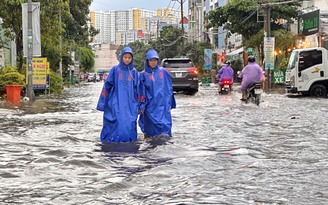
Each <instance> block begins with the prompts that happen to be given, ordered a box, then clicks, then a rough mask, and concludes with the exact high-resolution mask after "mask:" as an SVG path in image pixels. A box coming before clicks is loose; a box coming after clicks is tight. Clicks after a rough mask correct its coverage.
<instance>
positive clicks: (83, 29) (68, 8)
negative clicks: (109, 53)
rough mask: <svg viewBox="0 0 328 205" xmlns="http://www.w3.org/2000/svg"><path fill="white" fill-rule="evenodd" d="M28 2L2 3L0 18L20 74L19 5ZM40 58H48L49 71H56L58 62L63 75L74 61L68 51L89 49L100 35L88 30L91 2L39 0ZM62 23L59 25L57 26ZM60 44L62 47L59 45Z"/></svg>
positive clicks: (20, 14)
mask: <svg viewBox="0 0 328 205" xmlns="http://www.w3.org/2000/svg"><path fill="white" fill-rule="evenodd" d="M26 2H27V0H2V1H1V4H0V11H1V12H0V18H2V19H3V24H2V26H3V28H4V29H5V36H6V37H9V38H10V39H12V40H15V43H16V51H17V67H18V69H19V70H20V71H22V70H23V65H24V61H25V60H24V58H23V39H22V38H23V35H22V5H21V4H22V3H26ZM39 2H40V26H41V45H42V46H41V49H42V56H43V57H47V58H48V61H49V62H50V67H51V69H52V70H54V71H58V68H59V62H60V59H62V63H63V71H65V70H67V68H68V66H69V65H72V63H73V61H72V60H71V59H70V58H71V57H70V55H69V51H71V50H76V49H78V48H79V47H88V43H89V41H90V40H89V37H88V36H89V35H90V36H91V38H92V37H93V36H95V35H96V34H97V33H98V32H99V31H97V30H96V29H94V28H93V27H91V28H90V29H89V28H88V26H87V21H88V14H89V6H90V4H91V2H92V0H51V1H49V0H39ZM60 19H61V22H60ZM60 41H61V45H62V46H61V47H60V46H59V45H60Z"/></svg>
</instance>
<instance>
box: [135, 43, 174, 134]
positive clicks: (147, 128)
mask: <svg viewBox="0 0 328 205" xmlns="http://www.w3.org/2000/svg"><path fill="white" fill-rule="evenodd" d="M139 104H140V105H139V113H140V117H139V127H140V129H141V130H142V132H143V133H144V134H145V137H146V138H147V137H155V136H169V137H171V136H172V133H171V129H172V117H171V109H172V108H175V107H176V104H175V98H174V95H173V88H172V80H171V76H170V74H169V73H168V72H167V71H166V70H165V69H164V68H162V67H159V56H158V53H157V52H156V51H155V50H154V49H150V50H149V51H148V53H147V56H146V62H145V70H144V71H142V72H141V73H140V76H139Z"/></svg>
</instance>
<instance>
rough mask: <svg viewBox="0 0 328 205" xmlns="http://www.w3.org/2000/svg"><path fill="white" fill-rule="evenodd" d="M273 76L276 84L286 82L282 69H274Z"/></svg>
mask: <svg viewBox="0 0 328 205" xmlns="http://www.w3.org/2000/svg"><path fill="white" fill-rule="evenodd" d="M272 78H273V79H272V80H273V83H275V84H281V83H285V73H284V72H283V71H282V70H278V69H274V70H273V76H272Z"/></svg>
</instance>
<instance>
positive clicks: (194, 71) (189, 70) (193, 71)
mask: <svg viewBox="0 0 328 205" xmlns="http://www.w3.org/2000/svg"><path fill="white" fill-rule="evenodd" d="M188 72H189V73H193V74H195V75H198V74H199V72H198V69H197V68H190V69H188Z"/></svg>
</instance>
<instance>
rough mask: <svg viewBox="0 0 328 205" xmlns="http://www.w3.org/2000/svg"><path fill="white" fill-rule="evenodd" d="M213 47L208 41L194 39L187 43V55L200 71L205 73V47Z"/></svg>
mask: <svg viewBox="0 0 328 205" xmlns="http://www.w3.org/2000/svg"><path fill="white" fill-rule="evenodd" d="M205 48H206V49H212V45H211V44H210V43H209V42H207V41H194V42H192V43H188V44H187V45H186V51H187V52H188V53H187V56H188V57H189V58H190V59H191V60H192V61H193V62H194V64H195V66H196V67H197V68H198V69H199V71H200V73H204V72H205V70H204V49H205Z"/></svg>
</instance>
